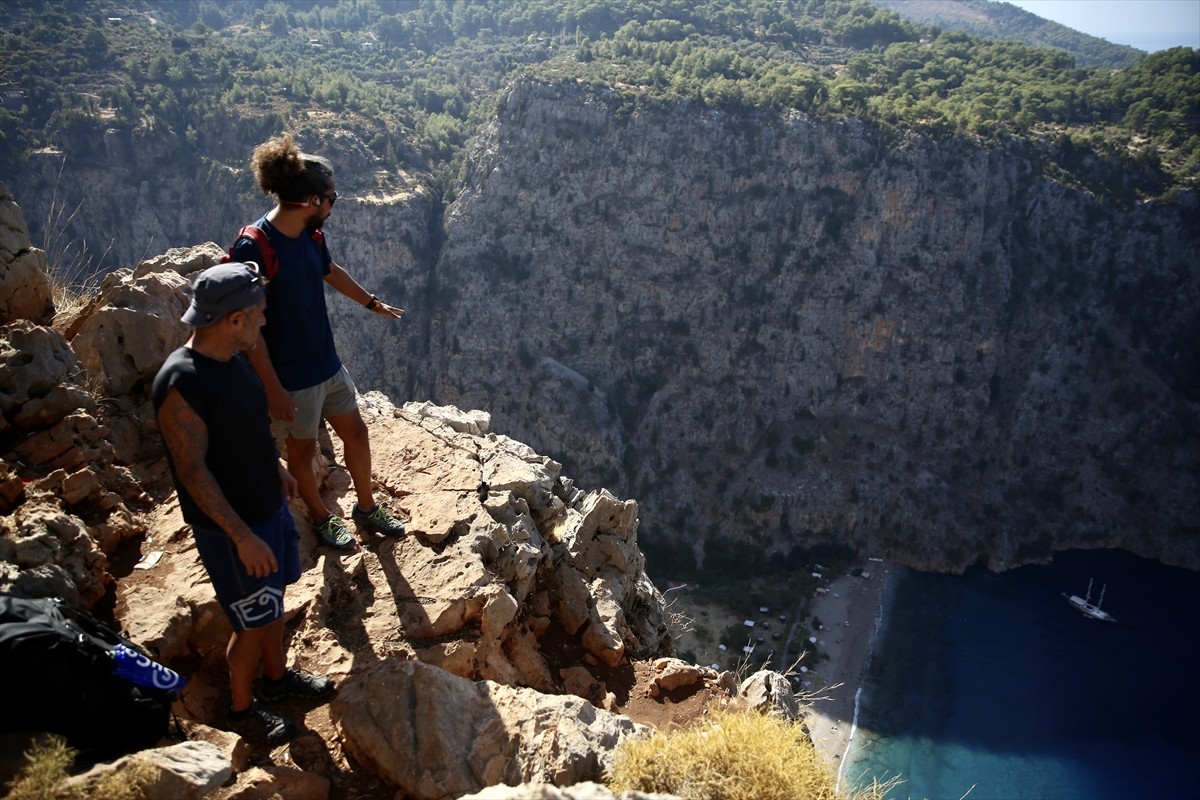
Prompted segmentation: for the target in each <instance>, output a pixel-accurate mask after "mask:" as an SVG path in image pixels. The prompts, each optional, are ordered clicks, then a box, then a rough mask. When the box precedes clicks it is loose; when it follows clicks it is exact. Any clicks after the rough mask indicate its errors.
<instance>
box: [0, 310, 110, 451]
mask: <svg viewBox="0 0 1200 800" xmlns="http://www.w3.org/2000/svg"><path fill="white" fill-rule="evenodd" d="M79 376H80V366H79V363H78V362H77V361H76V360H75V353H74V352H73V351H72V350H71V347H70V345H69V344H67V341H66V339H64V338H63V337H62V335H61V334H60V333H58V332H57V331H55V330H53V329H51V328H44V327H40V326H38V325H34V324H33V323H32V322H28V321H25V320H21V321H17V322H11V323H9V324H7V325H4V326H3V327H0V414H2V415H4V416H5V417H8V418H9V419H10V420H11V421H13V422H14V424H17V425H18V427H20V428H23V429H25V430H31V429H34V428H37V427H41V426H43V425H47V424H50V423H53V422H56V421H58V420H59V419H61V418H62V417H63V416H65V415H66V414H67V413H69V412H71V411H74V410H75V409H77V408H84V409H90V408H94V406H95V401H94V400H93V399H92V397H91V396H90V395H89V394H87V393H86V392H84V391H83V390H81V389H79V388H78V387H77V386H74V385H73V384H72V381H75V380H77V379H78V378H79Z"/></svg>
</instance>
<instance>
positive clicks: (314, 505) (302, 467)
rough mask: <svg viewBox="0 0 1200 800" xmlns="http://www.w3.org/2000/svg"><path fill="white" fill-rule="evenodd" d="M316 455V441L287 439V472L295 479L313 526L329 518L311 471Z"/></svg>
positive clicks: (314, 475) (315, 477)
mask: <svg viewBox="0 0 1200 800" xmlns="http://www.w3.org/2000/svg"><path fill="white" fill-rule="evenodd" d="M316 454H317V440H316V439H293V438H292V437H291V436H289V437H287V465H288V472H290V473H292V477H293V478H295V479H296V485H297V487H298V488H299V490H300V499H301V500H303V501H304V505H305V506H307V507H308V514H309V516H310V517H311V518H312V521H313V524H316V523H318V522H320V521H321V520H323V519H325V518H326V517H328V516H329V509H328V508H327V507H326V506H325V501H324V500H322V499H321V490H320V487H318V486H317V474H316V473H315V472H314V471H313V458H314V457H315V456H316Z"/></svg>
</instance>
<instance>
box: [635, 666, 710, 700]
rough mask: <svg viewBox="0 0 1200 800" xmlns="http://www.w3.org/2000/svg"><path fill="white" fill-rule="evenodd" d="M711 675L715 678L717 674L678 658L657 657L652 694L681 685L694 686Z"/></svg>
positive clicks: (668, 690) (667, 690)
mask: <svg viewBox="0 0 1200 800" xmlns="http://www.w3.org/2000/svg"><path fill="white" fill-rule="evenodd" d="M709 676H711V677H713V678H715V677H716V674H715V673H714V672H713V671H712V670H710V669H706V668H704V667H698V666H696V665H695V664H689V663H688V662H686V661H682V660H680V659H678V658H656V659H655V660H654V678H653V680H652V682H651V684H650V685H651V689H650V692H651V696H653V697H657V696H658V695H659V694H661V693H662V692H670V691H674V690H675V689H678V688H680V687H681V686H694V685H695V684H697V683H700V682H701V681H703V680H704V679H705V678H706V677H709Z"/></svg>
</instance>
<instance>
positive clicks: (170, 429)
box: [158, 389, 279, 578]
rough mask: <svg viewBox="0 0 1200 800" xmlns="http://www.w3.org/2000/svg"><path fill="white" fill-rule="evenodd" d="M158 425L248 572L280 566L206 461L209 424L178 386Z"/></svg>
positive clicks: (191, 490)
mask: <svg viewBox="0 0 1200 800" xmlns="http://www.w3.org/2000/svg"><path fill="white" fill-rule="evenodd" d="M158 427H159V430H161V431H162V435H163V439H164V440H165V441H166V443H167V449H168V450H170V451H171V460H172V461H174V462H175V472H176V473H177V474H178V475H179V480H180V481H181V482H182V483H183V484H184V486H186V487H187V490H188V494H190V495H191V496H192V499H193V500H195V501H196V505H198V506H200V510H201V511H203V512H204V513H205V514H207V515H208V517H209V519H211V520H212V521H213V522H215V523H217V525H219V526H220V528H221V530H223V531H225V533H226V534H228V536H229V538H230V539H232V540H233V544H234V546H235V547H237V552H238V558H240V559H241V560H242V565H243V566H245V568H246V572H248V573H250V574H251V575H253V576H254V577H256V578H262V577H265V576H267V575H270V574H271V573H272V572H274V571H275V570H277V569H279V562H278V561H276V559H275V554H274V553H272V552H271V548H270V547H268V546H267V543H266V542H264V541H263V540H262V539H260V538H258V537H257V536H255V535H254V531H252V530H250V526H249V525H247V524H246V523H245V521H243V520H242V518H241V517H239V516H238V515H237V512H236V511H234V510H233V506H231V505H229V501H228V500H227V499H226V498H225V493H224V492H222V491H221V487H220V486H218V485H217V479H216V478H214V477H213V474H212V472H210V471H209V469H208V465H207V464H205V463H204V454H205V452H206V451H207V450H208V428H207V427H206V426H205V424H204V420H202V419H200V415H199V414H197V413H196V412H195V411H193V410H192V407H191V406H189V405H188V404H187V401H186V400H184V399H183V395H181V394H180V393H179V391H178V390H177V389H171V391H169V392H168V393H167V397H166V399H165V400H163V403H162V406H161V407H159V409H158Z"/></svg>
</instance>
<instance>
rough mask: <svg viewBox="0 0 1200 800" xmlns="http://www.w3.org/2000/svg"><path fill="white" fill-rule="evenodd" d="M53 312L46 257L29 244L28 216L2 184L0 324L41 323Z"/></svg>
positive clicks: (0, 194)
mask: <svg viewBox="0 0 1200 800" xmlns="http://www.w3.org/2000/svg"><path fill="white" fill-rule="evenodd" d="M53 313H54V292H53V289H52V288H51V286H50V275H49V271H48V270H47V267H46V254H45V252H43V251H42V250H39V249H38V248H36V247H33V246H32V245H31V244H30V242H29V230H28V228H27V227H26V225H25V216H24V215H23V214H22V213H21V209H20V207H19V206H18V205H17V203H16V201H15V200H13V196H12V194H11V193H10V192H9V190H8V187H7V186H5V185H4V184H3V183H0V325H3V324H5V323H8V322H12V321H13V320H18V319H27V320H31V321H33V322H40V321H42V320H44V319H46V318H48V317H49V316H50V315H51V314H53Z"/></svg>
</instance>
